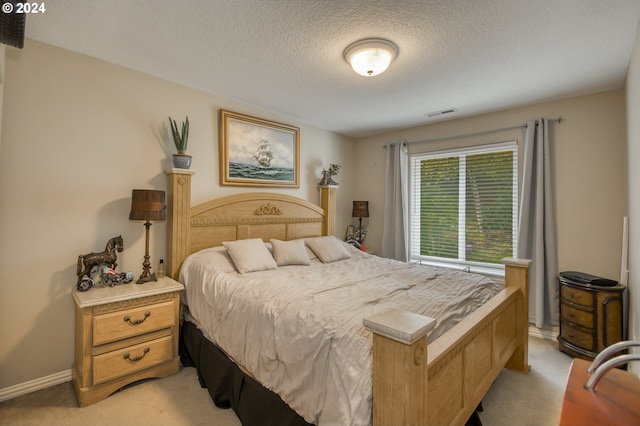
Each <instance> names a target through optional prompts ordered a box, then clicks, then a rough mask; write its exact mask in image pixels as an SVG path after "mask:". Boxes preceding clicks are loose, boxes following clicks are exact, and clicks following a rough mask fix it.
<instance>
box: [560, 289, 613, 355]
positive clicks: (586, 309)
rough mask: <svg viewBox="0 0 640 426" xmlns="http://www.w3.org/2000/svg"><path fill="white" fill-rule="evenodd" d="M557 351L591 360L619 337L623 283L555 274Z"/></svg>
mask: <svg viewBox="0 0 640 426" xmlns="http://www.w3.org/2000/svg"><path fill="white" fill-rule="evenodd" d="M558 280H559V282H560V335H559V336H558V343H559V348H560V350H561V351H563V352H565V353H567V354H569V355H571V356H574V357H578V358H583V359H587V360H592V359H593V358H594V357H595V356H596V355H597V354H598V353H599V352H600V351H602V350H603V349H604V348H606V347H607V346H609V345H612V344H614V343H616V342H619V341H621V340H622V337H623V336H622V328H623V321H624V318H623V309H622V305H623V302H622V296H623V292H624V291H625V287H624V286H622V285H620V284H618V285H616V286H611V287H601V286H594V285H583V284H580V283H577V282H574V281H571V280H569V279H566V278H563V277H559V278H558Z"/></svg>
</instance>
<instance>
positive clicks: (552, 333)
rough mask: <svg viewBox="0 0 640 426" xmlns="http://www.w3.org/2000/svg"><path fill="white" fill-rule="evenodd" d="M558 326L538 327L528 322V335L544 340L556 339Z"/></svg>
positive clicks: (558, 330)
mask: <svg viewBox="0 0 640 426" xmlns="http://www.w3.org/2000/svg"><path fill="white" fill-rule="evenodd" d="M558 334H560V327H549V328H538V327H536V326H535V325H533V324H529V336H531V337H537V338H539V339H544V340H552V341H556V340H558Z"/></svg>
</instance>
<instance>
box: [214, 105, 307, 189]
mask: <svg viewBox="0 0 640 426" xmlns="http://www.w3.org/2000/svg"><path fill="white" fill-rule="evenodd" d="M220 184H221V185H235V186H261V187H290V188H299V187H300V129H299V128H298V127H294V126H290V125H287V124H282V123H276V122H274V121H270V120H264V119H261V118H257V117H251V116H249V115H245V114H240V113H237V112H232V111H228V110H224V109H221V110H220Z"/></svg>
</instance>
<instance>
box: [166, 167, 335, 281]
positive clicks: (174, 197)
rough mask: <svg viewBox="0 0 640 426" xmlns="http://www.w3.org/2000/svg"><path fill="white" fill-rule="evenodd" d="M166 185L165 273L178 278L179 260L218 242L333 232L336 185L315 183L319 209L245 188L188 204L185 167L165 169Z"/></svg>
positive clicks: (289, 237) (294, 199) (304, 202)
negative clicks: (318, 191)
mask: <svg viewBox="0 0 640 426" xmlns="http://www.w3.org/2000/svg"><path fill="white" fill-rule="evenodd" d="M165 173H166V174H167V176H168V179H169V182H168V186H167V209H168V211H167V274H168V275H169V276H170V277H172V278H173V279H176V280H177V279H178V274H179V272H180V267H181V266H182V262H184V259H185V258H186V257H187V256H188V255H190V254H191V253H195V252H196V251H198V250H202V249H204V248H207V247H213V246H219V245H222V242H223V241H233V240H240V239H244V238H262V239H263V240H264V241H265V242H267V241H269V240H270V239H271V238H277V239H279V240H292V239H295V238H304V237H315V236H319V235H333V234H334V232H335V205H336V204H335V203H336V195H335V191H336V187H335V186H332V185H326V186H321V187H320V194H321V196H320V200H321V207H318V206H316V205H315V204H313V203H311V202H309V201H306V200H303V199H301V198H297V197H293V196H290V195H284V194H276V193H270V192H250V193H242V194H236V195H230V196H227V197H222V198H217V199H214V200H210V201H207V202H204V203H202V204H199V205H197V206H194V207H191V176H192V175H193V174H194V172H192V171H190V170H184V169H170V170H167V171H165Z"/></svg>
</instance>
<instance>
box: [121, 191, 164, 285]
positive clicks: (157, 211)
mask: <svg viewBox="0 0 640 426" xmlns="http://www.w3.org/2000/svg"><path fill="white" fill-rule="evenodd" d="M166 209H167V206H166V205H165V203H164V191H155V190H152V189H134V190H133V192H132V194H131V212H130V213H129V220H144V221H145V223H144V226H145V228H146V229H147V232H146V241H145V252H144V262H142V275H140V278H139V279H138V281H136V283H137V284H144V283H146V282H149V281H158V278H157V277H156V274H155V273H154V274H152V273H151V262H150V258H151V257H150V256H149V228H150V227H151V221H154V222H155V221H162V220H165V219H166V218H167V217H166Z"/></svg>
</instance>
